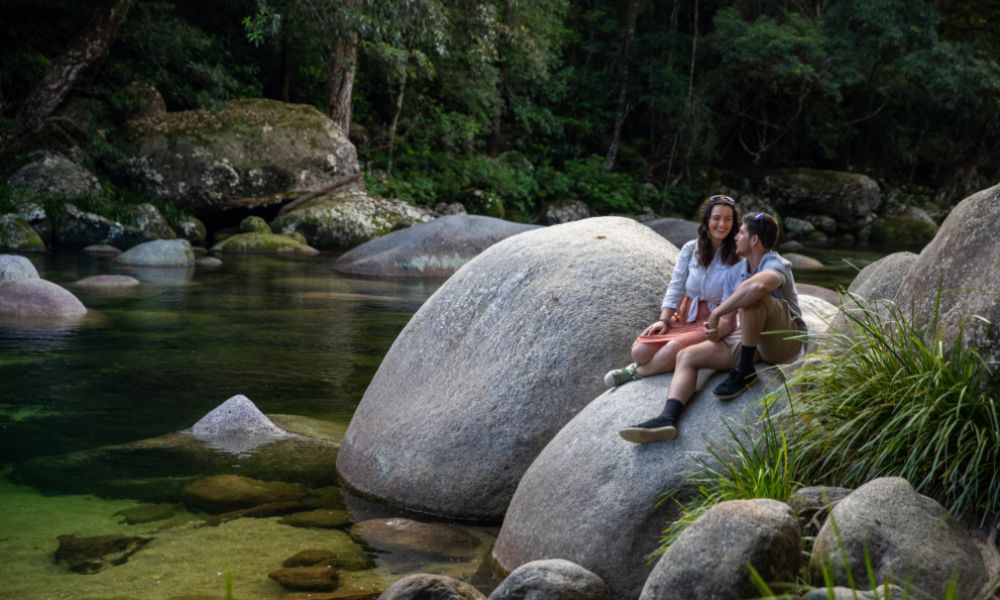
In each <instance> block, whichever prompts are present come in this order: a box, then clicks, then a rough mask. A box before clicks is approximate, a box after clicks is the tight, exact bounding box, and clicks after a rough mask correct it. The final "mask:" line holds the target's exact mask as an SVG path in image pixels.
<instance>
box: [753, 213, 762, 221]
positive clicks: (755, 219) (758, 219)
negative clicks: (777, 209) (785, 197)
mask: <svg viewBox="0 0 1000 600" xmlns="http://www.w3.org/2000/svg"><path fill="white" fill-rule="evenodd" d="M753 220H754V222H755V223H760V222H761V221H763V220H764V213H762V212H759V213H757V214H756V215H754V216H753Z"/></svg>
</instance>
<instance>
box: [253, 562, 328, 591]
mask: <svg viewBox="0 0 1000 600" xmlns="http://www.w3.org/2000/svg"><path fill="white" fill-rule="evenodd" d="M267 576H268V577H270V578H271V579H273V580H275V581H277V582H278V583H280V584H281V587H283V588H285V589H288V590H316V591H320V592H328V591H331V590H333V589H335V588H336V587H337V581H338V576H337V570H336V569H332V568H330V567H291V568H283V569H278V570H277V571H274V572H273V573H268V574H267Z"/></svg>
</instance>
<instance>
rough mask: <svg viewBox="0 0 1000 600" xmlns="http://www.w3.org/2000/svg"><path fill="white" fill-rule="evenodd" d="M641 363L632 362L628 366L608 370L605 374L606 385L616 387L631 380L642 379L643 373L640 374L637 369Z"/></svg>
mask: <svg viewBox="0 0 1000 600" xmlns="http://www.w3.org/2000/svg"><path fill="white" fill-rule="evenodd" d="M638 367H639V365H637V364H635V363H632V364H630V365H629V366H627V367H622V368H621V369H615V370H613V371H608V372H607V373H606V374H605V375H604V385H606V386H608V387H615V386H616V385H621V384H623V383H628V382H630V381H638V380H639V379H642V375H639V374H638V373H636V372H635V370H636V369H637V368H638Z"/></svg>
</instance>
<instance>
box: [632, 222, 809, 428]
mask: <svg viewBox="0 0 1000 600" xmlns="http://www.w3.org/2000/svg"><path fill="white" fill-rule="evenodd" d="M777 241H778V223H777V221H775V220H774V218H773V217H771V216H770V215H767V214H764V213H758V214H756V215H748V216H747V217H745V218H744V219H743V224H742V225H741V226H740V231H739V233H737V234H736V253H737V254H738V255H739V256H741V257H743V259H744V260H745V262H746V268H745V269H740V270H738V271H737V272H738V273H739V274H740V279H741V281H739V282H736V281H732V282H731V284H730V290H731V294H728V297H727V298H726V299H725V300H723V302H722V303H721V304H720V305H719V306H718V307H716V308H715V310H713V311H712V313H711V314H710V315H709V317H708V322H707V323H706V324H705V335H706V337H707V338H708V340H707V341H704V342H701V343H700V344H695V345H694V346H690V347H688V348H685V349H684V350H681V352H680V353H679V354H678V355H677V366H676V367H675V368H674V377H673V379H672V380H671V382H670V390H669V391H668V393H667V404H666V406H665V407H664V408H663V412H661V413H660V415H659V416H657V417H656V418H653V419H650V420H648V421H645V422H643V423H640V424H638V425H634V426H632V427H626V428H625V429H622V430H621V431H620V432H619V434H620V435H621V436H622V437H623V438H625V439H626V440H628V441H630V442H635V443H637V444H646V443H649V442H659V441H665V440H672V439H674V438H675V437H677V420H678V418H679V417H680V413H681V411H682V410H683V408H684V405H685V404H686V403H687V401H688V400H690V399H691V397H692V396H693V395H694V392H695V385H696V383H697V379H698V369H705V368H708V369H715V370H719V371H721V370H725V369H732V370H731V371H730V372H729V376H728V377H726V380H725V381H723V382H722V383H720V384H719V385H717V386H716V387H715V389H714V390H712V391H713V393H714V394H715V395H716V396H717V397H718V398H719V399H720V400H729V399H732V398H736V397H737V396H739V395H740V394H741V393H743V391H744V390H746V389H747V388H748V387H750V386H751V385H753V384H754V383H755V382H756V381H757V371H756V370H755V369H754V366H753V365H754V362H756V361H757V360H763V361H765V362H769V363H786V362H791V361H792V360H795V358H796V357H798V355H799V353H800V352H801V350H802V344H803V341H802V339H801V334H802V333H803V332H804V331H805V329H806V327H805V322H804V321H803V320H802V311H801V310H800V309H799V296H798V292H797V291H796V289H795V280H794V279H793V278H792V266H791V264H790V263H789V262H788V261H787V260H785V259H784V258H781V256H779V255H778V254H776V253H775V252H773V251H772V248H773V247H774V245H775V243H776V242H777ZM735 312H738V313H739V317H740V328H739V330H738V331H734V332H733V333H731V334H729V335H728V336H726V335H724V333H725V332H726V331H727V330H728V329H730V327H726V326H724V323H726V321H727V320H728V319H731V318H732V314H733V313H735Z"/></svg>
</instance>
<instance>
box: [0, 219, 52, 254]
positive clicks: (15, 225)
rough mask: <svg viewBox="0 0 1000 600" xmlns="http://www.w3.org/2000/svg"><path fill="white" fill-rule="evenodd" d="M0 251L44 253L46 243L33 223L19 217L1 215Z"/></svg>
mask: <svg viewBox="0 0 1000 600" xmlns="http://www.w3.org/2000/svg"><path fill="white" fill-rule="evenodd" d="M0 250H12V251H15V252H44V251H45V242H44V241H43V240H42V238H41V236H39V235H38V232H36V231H35V229H34V228H33V227H32V226H31V223H29V222H27V221H25V220H24V219H22V218H21V217H19V216H18V215H15V214H9V215H0Z"/></svg>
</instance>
